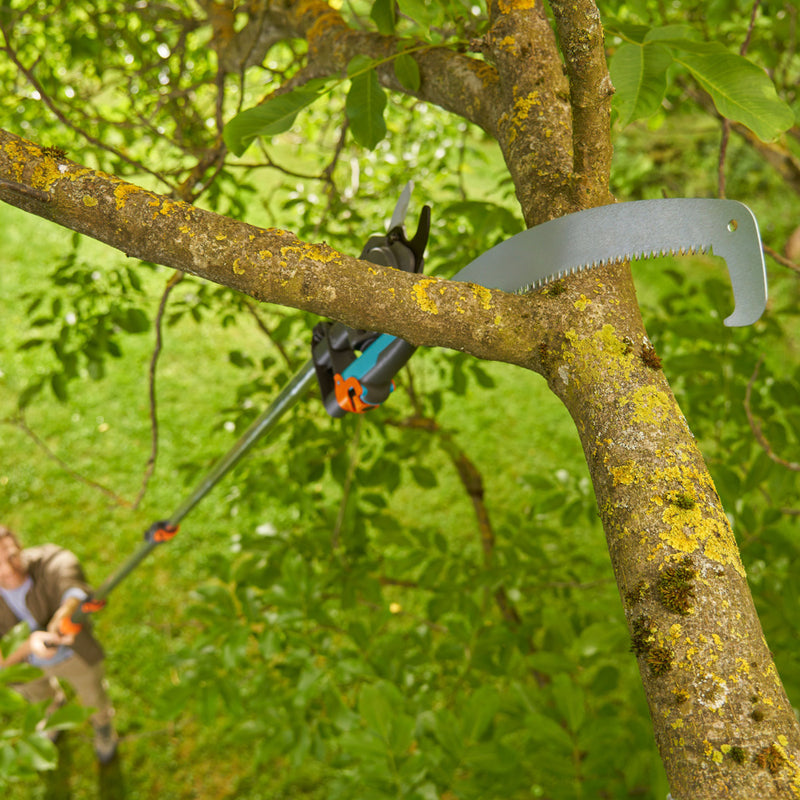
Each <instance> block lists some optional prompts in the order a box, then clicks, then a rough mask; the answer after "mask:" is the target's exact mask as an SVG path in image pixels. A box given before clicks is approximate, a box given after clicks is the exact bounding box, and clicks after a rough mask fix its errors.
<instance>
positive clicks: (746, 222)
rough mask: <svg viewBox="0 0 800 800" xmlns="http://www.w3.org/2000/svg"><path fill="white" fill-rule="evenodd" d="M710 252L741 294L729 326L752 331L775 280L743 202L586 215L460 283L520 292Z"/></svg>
mask: <svg viewBox="0 0 800 800" xmlns="http://www.w3.org/2000/svg"><path fill="white" fill-rule="evenodd" d="M709 250H710V251H712V252H713V254H714V255H715V256H721V257H722V258H724V259H725V263H726V264H727V266H728V273H729V274H730V279H731V285H732V287H733V296H734V302H735V309H734V312H733V313H732V314H731V315H730V316H729V317H728V318H727V319H726V320H725V324H726V325H729V326H740V325H750V324H752V323H753V322H755V321H756V320H757V319H758V318H759V317H760V316H761V315H762V314H763V313H764V309H765V307H766V303H767V273H766V267H765V266H764V255H763V252H762V249H761V238H760V236H759V232H758V223H757V222H756V218H755V217H754V216H753V213H752V211H750V209H749V208H748V207H747V206H745V205H743V204H742V203H739V202H737V201H735V200H704V199H689V198H675V199H665V200H637V201H633V202H629V203H617V204H616V205H609V206H600V207H598V208H590V209H588V210H586V211H579V212H577V213H575V214H569V215H567V216H565V217H560V218H559V219H554V220H551V221H550V222H545V223H544V224H542V225H537V226H536V227H534V228H529V229H528V230H526V231H523V232H522V233H518V234H517V235H516V236H512V237H511V238H510V239H507V240H506V241H504V242H501V243H500V244H498V245H497V246H496V247H493V248H492V249H491V250H487V251H486V252H485V253H483V254H482V255H480V256H478V258H476V259H475V260H474V261H472V262H471V263H470V264H468V265H467V266H466V267H464V269H462V270H461V271H460V272H458V273H457V274H456V275H454V276H453V280H457V281H469V282H471V283H477V284H479V285H481V286H485V287H487V288H489V289H502V290H504V291H507V292H518V291H524V290H527V289H532V288H536V287H537V286H541V285H542V284H544V283H548V282H549V281H553V280H557V279H558V278H562V277H564V276H565V275H569V274H571V273H573V272H578V271H580V270H584V269H589V268H592V267H597V266H601V265H602V264H608V263H612V262H617V261H624V260H627V259H639V258H650V257H653V256H659V255H667V254H673V255H681V254H686V253H694V252H700V253H702V252H706V251H709Z"/></svg>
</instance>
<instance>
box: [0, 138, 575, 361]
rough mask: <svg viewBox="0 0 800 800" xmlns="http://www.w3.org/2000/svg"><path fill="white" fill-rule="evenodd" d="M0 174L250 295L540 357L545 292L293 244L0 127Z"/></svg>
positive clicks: (111, 234)
mask: <svg viewBox="0 0 800 800" xmlns="http://www.w3.org/2000/svg"><path fill="white" fill-rule="evenodd" d="M0 180H8V181H11V182H14V183H18V184H21V185H25V186H29V187H31V188H32V189H36V190H38V191H40V192H46V193H47V195H48V197H49V198H50V200H49V202H46V203H44V202H40V201H38V200H36V199H33V198H30V197H28V196H26V195H25V194H20V193H8V197H4V198H3V199H7V200H8V201H10V202H11V203H12V204H13V205H15V206H17V207H19V208H23V209H24V210H26V211H29V212H31V213H34V214H36V215H38V216H41V217H44V218H45V219H49V220H51V221H53V222H56V223H58V224H59V225H63V226H64V227H67V228H69V229H71V230H74V231H77V232H79V233H83V234H85V235H87V236H91V237H92V238H94V239H98V240H99V241H102V242H105V243H106V244H108V245H111V246H112V247H116V248H117V249H118V250H121V251H123V252H125V253H126V254H127V255H128V256H131V257H135V258H139V259H142V260H145V261H150V262H153V263H157V264H162V265H163V266H166V267H170V268H172V269H177V270H181V271H183V272H189V273H191V274H193V275H197V276H199V277H201V278H204V279H206V280H209V281H212V282H214V283H219V284H221V285H225V286H229V287H230V288H233V289H235V290H237V291H240V292H243V293H244V294H247V295H250V296H251V297H253V298H255V299H256V300H259V301H261V302H269V303H278V304H281V305H286V306H290V307H293V308H300V309H303V310H306V311H311V312H312V313H315V314H319V315H320V316H326V317H332V318H335V319H338V320H341V321H342V322H345V323H346V324H348V325H352V326H353V327H357V328H362V329H366V330H377V331H381V332H386V333H390V334H393V335H395V336H400V337H402V338H403V339H406V340H407V341H409V342H411V343H412V344H415V345H438V346H443V347H450V348H454V349H457V350H463V351H465V352H468V353H470V354H472V355H475V356H478V357H479V358H489V359H493V360H500V361H508V362H509V363H515V364H519V365H522V366H526V367H528V368H531V369H538V368H539V366H540V364H541V359H540V357H539V348H538V346H537V343H538V342H539V341H540V339H541V337H542V331H543V330H544V329H543V328H542V327H541V325H540V323H539V322H538V321H537V317H538V315H537V313H536V308H537V306H545V305H547V304H550V305H551V306H552V304H553V302H554V301H553V300H552V299H551V298H549V297H548V296H547V295H546V294H545V293H541V292H540V293H538V294H534V295H529V296H525V297H522V296H518V295H512V294H507V293H505V292H500V291H495V290H491V291H490V290H487V289H485V288H483V287H479V286H475V285H473V284H465V283H458V282H454V281H444V280H441V279H437V278H431V277H425V276H420V275H412V274H410V273H407V272H402V271H399V270H395V269H392V268H390V267H383V266H377V265H375V264H371V263H369V262H365V261H360V260H359V259H357V258H353V257H351V256H348V255H345V254H343V253H339V252H337V251H336V250H334V249H333V248H331V247H329V246H328V245H327V244H325V243H320V244H314V243H308V242H303V241H301V240H299V239H298V238H297V237H296V236H294V235H293V234H291V233H289V232H287V231H284V230H280V229H277V228H269V229H262V228H257V227H254V226H252V225H248V224H246V223H243V222H239V221H237V220H234V219H231V218H229V217H225V216H222V215H219V214H215V213H213V212H210V211H205V210H203V209H200V208H197V207H195V206H192V205H189V204H187V203H184V202H180V201H173V200H170V199H169V198H167V197H165V196H163V195H158V194H155V193H153V192H150V191H147V190H145V189H142V188H141V187H139V186H136V185H134V184H131V183H128V182H126V181H123V180H121V179H119V178H115V177H112V176H109V175H107V174H105V173H102V172H97V171H95V170H91V169H89V168H87V167H81V166H80V165H78V164H75V163H73V162H70V161H67V160H66V159H63V158H60V157H59V158H55V157H53V156H52V155H49V154H47V153H46V152H45V150H43V149H42V148H41V147H39V146H38V145H36V144H33V143H31V142H28V141H26V140H24V139H21V138H19V137H17V136H14V135H13V134H10V133H7V132H3V131H0ZM575 280H576V281H577V282H579V280H580V278H576V279H575ZM576 285H577V283H576ZM559 299H560V298H559ZM465 320H469V321H470V324H469V325H468V326H465V325H464V321H465Z"/></svg>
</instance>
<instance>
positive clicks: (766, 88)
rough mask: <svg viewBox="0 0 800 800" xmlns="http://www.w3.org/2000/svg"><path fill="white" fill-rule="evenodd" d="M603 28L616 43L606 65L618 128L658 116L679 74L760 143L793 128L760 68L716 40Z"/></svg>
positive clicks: (668, 31) (682, 31)
mask: <svg viewBox="0 0 800 800" xmlns="http://www.w3.org/2000/svg"><path fill="white" fill-rule="evenodd" d="M608 27H609V31H610V32H611V33H612V34H614V35H615V36H617V37H619V39H620V40H622V44H621V45H619V46H618V47H616V48H615V50H614V53H613V56H612V58H611V60H610V64H609V69H610V72H611V79H612V81H613V82H614V86H615V88H616V90H617V93H616V95H615V98H614V104H615V108H616V110H617V113H618V115H619V122H620V124H621V125H623V126H625V125H628V124H629V123H631V122H633V121H635V120H637V119H644V118H647V117H650V116H652V115H654V114H656V113H657V112H659V111H660V110H661V107H662V104H663V102H664V99H665V96H666V94H667V90H668V86H670V85H672V84H674V83H675V82H676V81H677V80H678V76H679V74H680V70H684V71H685V72H686V73H687V74H688V75H690V76H691V77H692V78H693V79H694V80H695V81H696V82H697V84H698V85H699V87H700V88H702V89H703V90H704V91H706V92H708V94H709V95H710V96H711V98H712V100H713V101H714V105H715V107H716V109H717V111H718V112H719V114H720V115H721V116H722V117H725V118H726V119H730V120H733V121H735V122H740V123H742V124H743V125H745V126H746V127H748V128H750V129H751V130H752V131H753V132H754V133H755V134H756V135H757V136H758V137H759V138H760V139H762V140H764V141H769V140H772V139H776V138H777V137H778V136H780V134H782V133H783V132H784V131H786V130H787V129H788V128H790V127H791V126H792V125H793V124H794V122H795V116H794V113H793V112H792V110H791V108H790V107H789V105H788V104H787V103H786V102H785V101H784V100H782V99H780V98H779V97H778V94H777V93H776V91H775V86H774V84H773V82H772V81H771V80H770V78H769V76H768V75H767V74H766V73H765V72H764V71H763V69H761V68H760V67H758V66H756V65H755V64H754V63H752V62H751V61H749V60H748V59H746V58H745V57H743V56H741V55H738V54H735V53H732V52H730V51H729V50H728V48H727V47H726V46H725V45H723V44H721V43H719V42H714V41H710V42H709V41H702V40H701V39H700V38H699V36H698V32H697V30H696V29H694V28H692V27H690V26H686V25H668V26H661V27H655V28H648V27H646V26H641V25H617V26H615V24H614V23H611V24H610V26H608Z"/></svg>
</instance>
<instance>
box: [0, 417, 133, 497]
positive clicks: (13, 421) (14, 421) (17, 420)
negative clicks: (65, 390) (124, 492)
mask: <svg viewBox="0 0 800 800" xmlns="http://www.w3.org/2000/svg"><path fill="white" fill-rule="evenodd" d="M0 422H2V423H3V424H5V425H13V426H14V427H15V428H19V430H21V431H22V432H23V433H24V434H25V435H26V436H27V437H28V438H29V439H30V440H31V441H32V442H33V443H34V444H35V445H36V446H37V447H38V448H39V449H40V450H41V451H42V452H43V453H44V454H45V455H46V456H47V457H48V458H49V459H50V460H51V461H55V463H56V464H58V465H59V466H60V467H61V469H63V470H64V471H65V472H66V473H67V474H68V475H70V476H71V477H73V478H74V479H75V480H76V481H78V482H80V483H83V484H84V485H86V486H89V487H90V488H92V489H96V490H97V491H98V492H102V493H103V494H104V495H106V497H110V498H111V499H112V500H113V501H114V502H115V503H116V504H117V505H118V506H123V507H124V508H131V507H132V503H131V502H130V501H129V500H126V499H125V498H124V497H121V496H120V495H118V494H117V493H116V492H115V491H114V490H113V489H109V488H108V487H107V486H104V485H103V484H102V483H98V482H97V481H95V480H92V479H91V478H87V477H86V476H85V475H81V473H80V472H77V471H76V470H74V469H73V468H72V467H71V466H70V465H69V464H68V463H67V462H66V461H64V459H63V458H61V456H59V455H57V454H56V453H55V452H53V450H51V449H50V447H49V446H48V445H47V443H46V442H45V441H44V440H43V439H41V438H40V437H39V436H38V435H37V434H36V432H35V431H33V430H32V429H31V428H29V427H28V423H27V422H25V418H24V417H23V416H22V415H21V414H20V415H19V416H17V417H14V418H9V419H4V420H0Z"/></svg>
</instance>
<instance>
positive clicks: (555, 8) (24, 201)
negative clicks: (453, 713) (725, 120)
mask: <svg viewBox="0 0 800 800" xmlns="http://www.w3.org/2000/svg"><path fill="white" fill-rule="evenodd" d="M257 6H258V4H257V3H255V4H253V7H254V8H255V7H257ZM550 9H551V11H552V14H553V17H554V19H555V26H554V28H553V27H552V26H551V23H550V21H549V19H548V15H547V14H546V13H545V9H544V7H543V6H542V3H541V1H539V2H535V0H495V2H493V3H492V4H491V28H490V33H489V35H488V37H487V41H486V47H485V55H486V60H479V59H471V58H469V57H467V56H463V55H459V54H452V53H450V54H448V53H447V52H446V51H439V50H435V49H427V50H422V51H420V52H419V53H417V55H416V58H417V60H418V62H419V64H420V68H421V74H422V84H421V87H420V91H419V96H420V97H424V98H425V99H428V100H430V101H432V102H438V103H439V104H440V105H442V106H443V107H445V108H448V109H450V110H452V111H455V112H456V113H459V114H461V115H462V116H464V117H465V118H467V119H469V120H471V121H472V122H474V123H476V124H478V125H480V126H481V127H482V128H483V129H484V130H486V131H488V132H490V133H492V134H493V135H495V136H496V137H497V139H498V141H499V143H500V146H501V149H502V151H503V153H504V156H505V158H506V161H507V163H508V166H509V170H510V172H511V175H512V177H513V180H514V183H515V187H516V190H517V196H518V197H519V200H520V203H521V205H522V209H523V213H524V216H525V219H526V220H527V221H528V223H529V224H534V223H536V222H540V221H543V220H545V219H547V218H550V217H553V216H558V215H560V214H563V213H566V212H568V211H573V210H576V209H579V208H584V207H588V206H591V205H598V204H602V203H607V202H611V201H612V198H611V196H610V194H609V188H608V172H609V165H610V155H611V145H610V133H609V129H608V123H609V104H608V103H609V97H610V92H611V87H610V83H609V81H608V74H607V71H606V69H605V61H604V54H603V42H602V30H601V28H600V25H599V20H598V16H597V8H596V6H595V4H594V3H592V2H590V0H575V1H574V2H570V3H563V2H561V0H552V1H551V3H550ZM262 11H263V10H262ZM260 19H261V23H260V24H261V25H262V27H261V28H260V29H259V31H258V36H255V34H253V37H252V38H253V41H269V40H270V39H269V32H270V31H273V32H274V31H276V30H280V31H281V32H282V34H285V33H286V32H287V31H288V32H290V33H292V34H293V35H296V36H302V37H304V38H306V39H307V41H308V42H309V51H310V54H311V55H310V59H309V73H308V74H312V73H313V71H314V69H315V68H317V67H319V65H321V64H323V63H326V64H327V65H328V66H330V65H334V66H336V67H337V68H338V67H341V66H343V65H344V64H346V62H347V60H348V58H349V57H350V55H351V54H355V53H356V52H366V53H368V54H370V55H379V54H380V53H382V52H390V51H391V52H394V47H395V44H396V43H395V42H394V41H393V40H392V38H391V37H381V36H378V35H376V34H366V33H364V32H356V31H351V30H350V29H348V28H347V26H346V25H345V24H344V23H343V22H342V20H341V17H340V16H339V15H338V14H336V12H334V11H333V10H332V9H331V8H330V6H328V5H327V4H326V3H323V2H320V0H307V2H302V3H284V4H283V5H281V4H280V3H272V4H270V5H269V14H267V13H266V11H264V12H263V14H262V17H261V18H260ZM270 26H272V27H270ZM244 30H246V28H245V29H243V31H244ZM231 42H232V43H234V39H232V40H231ZM230 46H231V47H233V44H231V45H230ZM447 64H450V65H452V67H453V68H452V69H448V68H445V65H447ZM319 68H320V69H321V67H319ZM383 80H384V82H386V83H387V85H392V81H393V78H392V76H391V75H390V74H389V73H388V71H387V72H386V73H384V74H383ZM395 88H397V87H395ZM0 180H2V181H4V182H5V183H2V184H0V195H1V196H2V198H3V199H5V200H7V201H9V202H12V203H13V204H14V205H17V206H18V207H20V208H24V209H25V210H27V211H30V212H31V213H34V214H38V215H40V216H42V217H45V218H47V219H51V220H53V221H55V222H57V223H59V224H61V225H65V226H67V227H69V228H72V229H74V230H78V231H80V232H82V233H85V234H87V235H90V236H93V237H95V238H98V239H100V240H102V241H105V242H106V243H108V244H111V245H112V246H114V247H117V248H118V249H120V250H122V251H124V252H126V253H128V254H129V255H132V256H136V257H138V258H142V259H145V260H148V261H153V262H157V263H161V264H165V265H167V266H170V267H174V268H176V269H180V270H183V271H186V272H190V273H192V274H195V275H198V276H200V277H202V278H205V279H208V280H212V281H215V282H217V283H221V284H225V285H228V286H231V287H233V288H235V289H238V290H239V291H242V292H245V293H247V294H249V295H251V296H252V297H254V298H256V299H258V300H261V301H267V302H274V303H280V304H285V305H289V306H293V307H296V308H303V309H306V310H309V311H313V312H315V313H318V314H320V315H325V316H332V317H334V318H337V319H340V320H342V321H344V322H347V323H348V324H351V325H355V326H357V327H363V328H370V329H376V330H381V331H386V332H389V333H393V334H395V335H399V336H402V337H403V338H406V339H408V340H409V341H411V342H412V343H414V344H427V345H440V346H445V347H453V348H457V349H461V350H464V351H466V352H469V353H472V354H473V355H476V356H478V357H481V358H489V359H495V360H503V361H508V362H510V363H514V364H518V365H520V366H523V367H525V368H528V369H533V370H535V371H538V372H541V373H542V374H543V375H545V377H546V378H547V380H548V382H549V385H550V386H551V388H552V390H553V391H554V392H555V394H556V395H557V396H558V397H559V398H560V399H561V400H562V401H563V402H564V404H565V406H566V407H567V408H568V410H569V411H570V413H571V415H572V417H573V419H574V420H575V424H576V427H577V430H578V433H579V435H580V438H581V441H582V443H583V447H584V452H585V455H586V460H587V463H588V466H589V470H590V474H591V477H592V482H593V485H594V489H595V493H596V496H597V501H598V507H599V510H600V514H601V517H602V520H603V525H604V529H605V532H606V537H607V541H608V547H609V552H610V556H611V561H612V565H613V568H614V572H615V575H616V578H617V582H618V585H619V590H620V596H621V599H622V603H623V606H624V608H625V612H626V615H627V619H628V624H629V629H630V633H631V641H632V649H633V651H634V653H635V654H636V656H637V658H638V660H639V664H640V668H641V675H642V681H643V685H644V688H645V692H646V695H647V699H648V703H649V706H650V711H651V716H652V720H653V728H654V733H655V738H656V741H657V743H658V746H659V749H660V752H661V755H662V757H663V760H664V764H665V766H666V770H667V774H668V777H669V780H670V782H671V786H672V796H673V798H674V800H702V799H703V798H718V797H729V798H742V799H743V798H747V799H748V800H753V799H754V798H772V797H781V798H782V797H789V798H796V797H800V730H799V729H798V725H797V722H796V719H795V716H794V713H793V711H792V708H791V706H790V704H789V702H788V699H787V698H786V695H785V692H784V690H783V688H782V685H781V682H780V679H779V677H778V675H777V672H776V670H775V666H774V663H773V661H772V658H771V655H770V653H769V650H768V648H767V645H766V643H765V641H764V637H763V634H762V632H761V627H760V624H759V621H758V618H757V615H756V613H755V609H754V607H753V603H752V599H751V596H750V593H749V590H748V588H747V583H746V579H745V573H744V569H743V567H742V563H741V560H740V557H739V554H738V550H737V547H736V542H735V539H734V537H733V534H732V532H731V530H730V527H729V524H728V521H727V518H726V516H725V513H724V510H723V508H722V507H721V504H720V500H719V497H718V496H717V493H716V491H715V489H714V486H713V482H712V480H711V477H710V475H709V473H708V471H707V469H706V466H705V464H704V463H703V459H702V456H701V454H700V452H699V451H698V448H697V444H696V442H695V440H694V438H693V437H692V435H691V432H690V430H689V428H688V426H687V424H686V421H685V420H684V418H683V416H682V414H681V412H680V409H679V408H678V406H677V404H676V403H675V400H674V397H673V395H672V392H671V391H670V388H669V385H668V383H667V381H666V379H665V377H664V375H663V373H662V371H661V370H660V363H659V361H658V357H657V355H656V354H655V353H654V351H653V349H652V347H651V346H650V344H649V341H648V339H647V336H646V333H645V330H644V327H643V324H642V320H641V317H640V314H639V309H638V305H637V303H636V298H635V294H634V291H633V288H632V283H631V279H630V272H629V269H628V267H627V266H626V265H617V266H613V267H606V268H603V269H598V270H592V271H589V272H586V273H583V274H580V275H576V276H572V277H571V278H569V279H566V280H564V281H563V282H561V283H559V284H558V285H557V286H551V287H548V288H546V289H544V290H542V291H540V292H537V293H535V294H533V295H529V296H525V297H518V296H511V295H506V294H503V293H501V292H490V291H487V290H485V289H481V288H479V287H475V286H471V285H468V284H459V283H454V282H450V281H439V280H435V279H431V278H427V277H420V276H412V275H408V274H405V273H400V272H397V271H393V270H390V269H385V268H381V267H376V266H374V265H371V264H367V263H364V262H360V261H358V260H357V259H354V258H351V257H348V256H347V255H345V254H342V253H337V252H336V251H335V250H333V249H331V248H330V247H328V246H327V245H325V244H324V243H307V242H302V241H300V240H298V239H297V238H296V237H295V236H293V235H292V234H291V233H287V232H286V231H282V230H277V229H268V230H262V229H258V228H255V227H252V226H249V225H246V224H244V223H241V222H237V221H234V220H232V219H228V218H225V217H221V216H219V215H215V214H210V213H209V212H205V211H202V210H200V209H198V208H195V207H194V206H191V205H188V204H185V203H179V202H175V201H173V200H171V199H168V198H166V197H163V196H160V195H157V194H154V193H152V192H148V191H145V190H143V189H140V188H139V187H136V186H134V185H132V184H129V183H126V182H124V181H121V180H119V179H117V178H114V177H111V176H108V175H103V174H102V173H98V172H95V171H92V170H89V169H86V168H84V167H81V166H79V165H77V164H74V163H72V162H69V161H66V160H64V159H61V158H57V157H54V156H52V155H51V154H49V153H47V152H45V151H44V150H42V149H41V148H40V147H38V145H35V144H32V143H29V142H25V141H23V140H21V139H19V138H17V137H15V136H13V135H11V134H5V133H3V134H0ZM626 657H628V655H627V654H624V653H621V654H620V658H626Z"/></svg>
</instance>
